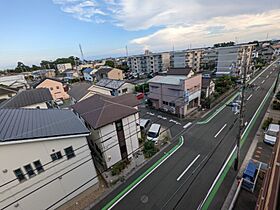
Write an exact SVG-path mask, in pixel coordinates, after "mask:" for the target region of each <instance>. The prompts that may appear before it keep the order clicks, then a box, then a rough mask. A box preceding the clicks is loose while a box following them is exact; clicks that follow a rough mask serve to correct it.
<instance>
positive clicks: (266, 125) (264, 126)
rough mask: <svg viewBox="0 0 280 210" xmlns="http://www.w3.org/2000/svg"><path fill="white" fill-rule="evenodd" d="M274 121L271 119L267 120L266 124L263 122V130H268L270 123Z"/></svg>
mask: <svg viewBox="0 0 280 210" xmlns="http://www.w3.org/2000/svg"><path fill="white" fill-rule="evenodd" d="M272 121H273V118H271V117H269V118H267V119H266V120H265V121H264V122H263V125H262V129H263V130H266V129H267V128H268V126H269V124H270V123H272Z"/></svg>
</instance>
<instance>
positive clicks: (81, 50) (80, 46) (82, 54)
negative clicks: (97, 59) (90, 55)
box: [79, 44, 85, 63]
mask: <svg viewBox="0 0 280 210" xmlns="http://www.w3.org/2000/svg"><path fill="white" fill-rule="evenodd" d="M79 48H80V52H81V56H82V61H83V63H84V61H85V59H84V53H83V49H82V45H81V44H79Z"/></svg>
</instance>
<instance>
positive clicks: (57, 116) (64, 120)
mask: <svg viewBox="0 0 280 210" xmlns="http://www.w3.org/2000/svg"><path fill="white" fill-rule="evenodd" d="M0 131H1V132H0V144H1V142H7V141H17V140H31V139H37V138H49V137H58V136H68V135H78V134H87V133H89V131H88V129H87V128H86V127H85V126H84V124H83V123H82V122H81V120H80V119H79V118H78V117H77V116H76V115H75V114H74V113H73V112H72V111H70V110H61V109H0Z"/></svg>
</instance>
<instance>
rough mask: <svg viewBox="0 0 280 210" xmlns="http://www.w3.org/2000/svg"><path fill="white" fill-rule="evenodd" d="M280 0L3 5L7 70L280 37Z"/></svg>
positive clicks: (1, 41) (0, 23)
mask: <svg viewBox="0 0 280 210" xmlns="http://www.w3.org/2000/svg"><path fill="white" fill-rule="evenodd" d="M279 23H280V0H265V1H263V0H246V1H244V0H223V1H221V0H1V2H0V28H1V30H0V69H6V68H14V67H15V66H16V64H17V62H18V61H21V62H23V63H25V64H27V65H31V64H39V63H40V61H41V60H55V59H56V58H58V57H69V56H71V55H74V56H78V57H81V55H80V51H79V44H81V45H82V48H83V52H84V55H85V58H86V59H89V58H90V59H94V58H102V57H109V56H113V57H115V56H124V55H125V52H126V51H125V46H127V47H128V53H129V55H133V54H139V53H143V51H144V50H145V49H149V50H150V51H152V52H159V51H169V50H172V49H173V46H174V48H175V50H180V49H188V48H195V47H204V46H212V45H213V44H214V43H217V42H226V41H235V42H237V43H241V42H246V41H253V40H265V39H266V38H267V37H268V38H269V39H280V24H279Z"/></svg>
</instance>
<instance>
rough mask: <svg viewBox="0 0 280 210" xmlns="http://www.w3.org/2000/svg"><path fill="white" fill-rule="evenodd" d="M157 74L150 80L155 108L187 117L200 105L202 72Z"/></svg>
mask: <svg viewBox="0 0 280 210" xmlns="http://www.w3.org/2000/svg"><path fill="white" fill-rule="evenodd" d="M189 75H191V74H188V73H186V72H184V75H178V74H176V75H175V74H174V73H173V75H167V76H156V77H154V78H152V79H150V80H149V81H148V83H149V89H150V92H149V95H148V98H149V99H150V101H151V102H152V106H153V107H154V108H155V109H161V110H163V111H166V112H170V113H173V114H176V115H178V116H180V117H185V116H186V115H187V114H188V113H190V112H191V111H192V110H194V109H195V108H197V107H199V106H200V95H201V78H202V77H201V74H197V75H194V76H191V77H189Z"/></svg>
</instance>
